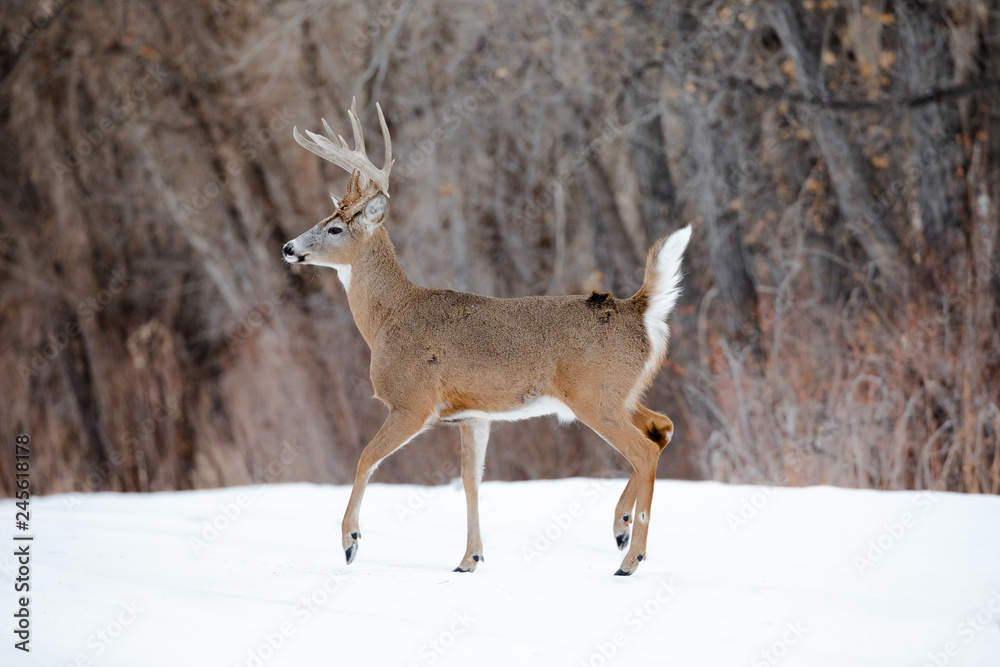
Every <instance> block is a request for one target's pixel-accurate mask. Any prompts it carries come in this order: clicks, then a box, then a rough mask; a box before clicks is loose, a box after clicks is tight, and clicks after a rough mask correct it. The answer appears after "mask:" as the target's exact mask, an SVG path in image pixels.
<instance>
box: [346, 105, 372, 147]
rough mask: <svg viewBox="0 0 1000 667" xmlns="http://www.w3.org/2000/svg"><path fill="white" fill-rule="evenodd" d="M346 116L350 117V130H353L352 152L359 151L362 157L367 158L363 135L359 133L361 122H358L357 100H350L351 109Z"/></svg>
mask: <svg viewBox="0 0 1000 667" xmlns="http://www.w3.org/2000/svg"><path fill="white" fill-rule="evenodd" d="M347 115H348V116H350V117H351V129H352V130H354V150H356V151H361V153H362V155H365V156H367V155H368V151H366V150H365V133H364V132H362V131H361V121H359V120H358V98H356V97H352V98H351V109H350V111H348V112H347Z"/></svg>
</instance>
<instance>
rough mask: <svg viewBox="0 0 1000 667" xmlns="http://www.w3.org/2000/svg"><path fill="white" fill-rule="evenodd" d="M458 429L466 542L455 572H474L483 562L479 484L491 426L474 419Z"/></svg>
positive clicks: (483, 421)
mask: <svg viewBox="0 0 1000 667" xmlns="http://www.w3.org/2000/svg"><path fill="white" fill-rule="evenodd" d="M459 430H460V431H461V434H462V484H463V485H464V486H465V512H466V518H467V521H468V541H467V544H466V547H465V557H464V558H462V562H461V563H459V565H458V567H456V568H455V572H474V571H475V570H476V566H477V565H479V563H482V562H483V561H484V559H483V538H482V536H481V535H480V534H479V483H480V482H481V481H482V479H483V465H484V464H485V462H486V444H487V443H488V442H489V439H490V423H489V422H488V421H485V420H480V419H476V420H473V421H469V422H466V423H464V424H462V425H461V426H460V427H459Z"/></svg>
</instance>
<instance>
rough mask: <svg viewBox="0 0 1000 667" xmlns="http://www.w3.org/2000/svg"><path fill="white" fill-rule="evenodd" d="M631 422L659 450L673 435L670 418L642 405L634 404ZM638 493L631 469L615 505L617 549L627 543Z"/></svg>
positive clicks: (672, 424)
mask: <svg viewBox="0 0 1000 667" xmlns="http://www.w3.org/2000/svg"><path fill="white" fill-rule="evenodd" d="M632 424H633V425H634V426H635V427H636V428H637V429H639V430H640V431H642V432H643V433H644V434H645V435H646V437H647V438H649V439H650V440H652V441H653V442H654V443H656V444H657V446H658V447H659V448H660V449H661V450H662V449H663V448H664V447H666V446H667V444H669V443H670V440H671V439H672V438H673V437H674V423H673V422H672V421H670V418H669V417H666V416H664V415H661V414H660V413H658V412H653V411H652V410H650V409H649V408H646V407H644V406H642V405H638V406H636V409H635V412H633V413H632ZM638 493H639V485H638V479H637V477H636V473H635V471H634V470H633V472H632V475H631V476H630V477H629V479H628V484H626V485H625V490H624V491H623V492H622V496H621V498H619V499H618V505H617V506H616V507H615V521H614V533H615V542H617V543H618V549H619V551H624V550H625V547H627V546H628V543H629V532H628V529H629V524H630V523H632V520H633V519H634V512H632V509H633V507H634V505H635V500H636V496H637V495H638Z"/></svg>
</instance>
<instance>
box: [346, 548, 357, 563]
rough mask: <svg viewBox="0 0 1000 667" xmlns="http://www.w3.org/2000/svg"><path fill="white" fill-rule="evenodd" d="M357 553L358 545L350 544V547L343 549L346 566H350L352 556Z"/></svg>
mask: <svg viewBox="0 0 1000 667" xmlns="http://www.w3.org/2000/svg"><path fill="white" fill-rule="evenodd" d="M357 553H358V545H357V544H352V545H351V546H349V547H347V548H346V549H344V557H345V558H346V559H347V564H348V565H350V564H351V563H353V562H354V556H355V555H356V554H357Z"/></svg>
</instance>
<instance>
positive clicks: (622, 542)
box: [615, 533, 628, 551]
mask: <svg viewBox="0 0 1000 667" xmlns="http://www.w3.org/2000/svg"><path fill="white" fill-rule="evenodd" d="M615 541H616V542H618V551H625V547H627V546H628V533H622V534H621V535H615Z"/></svg>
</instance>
